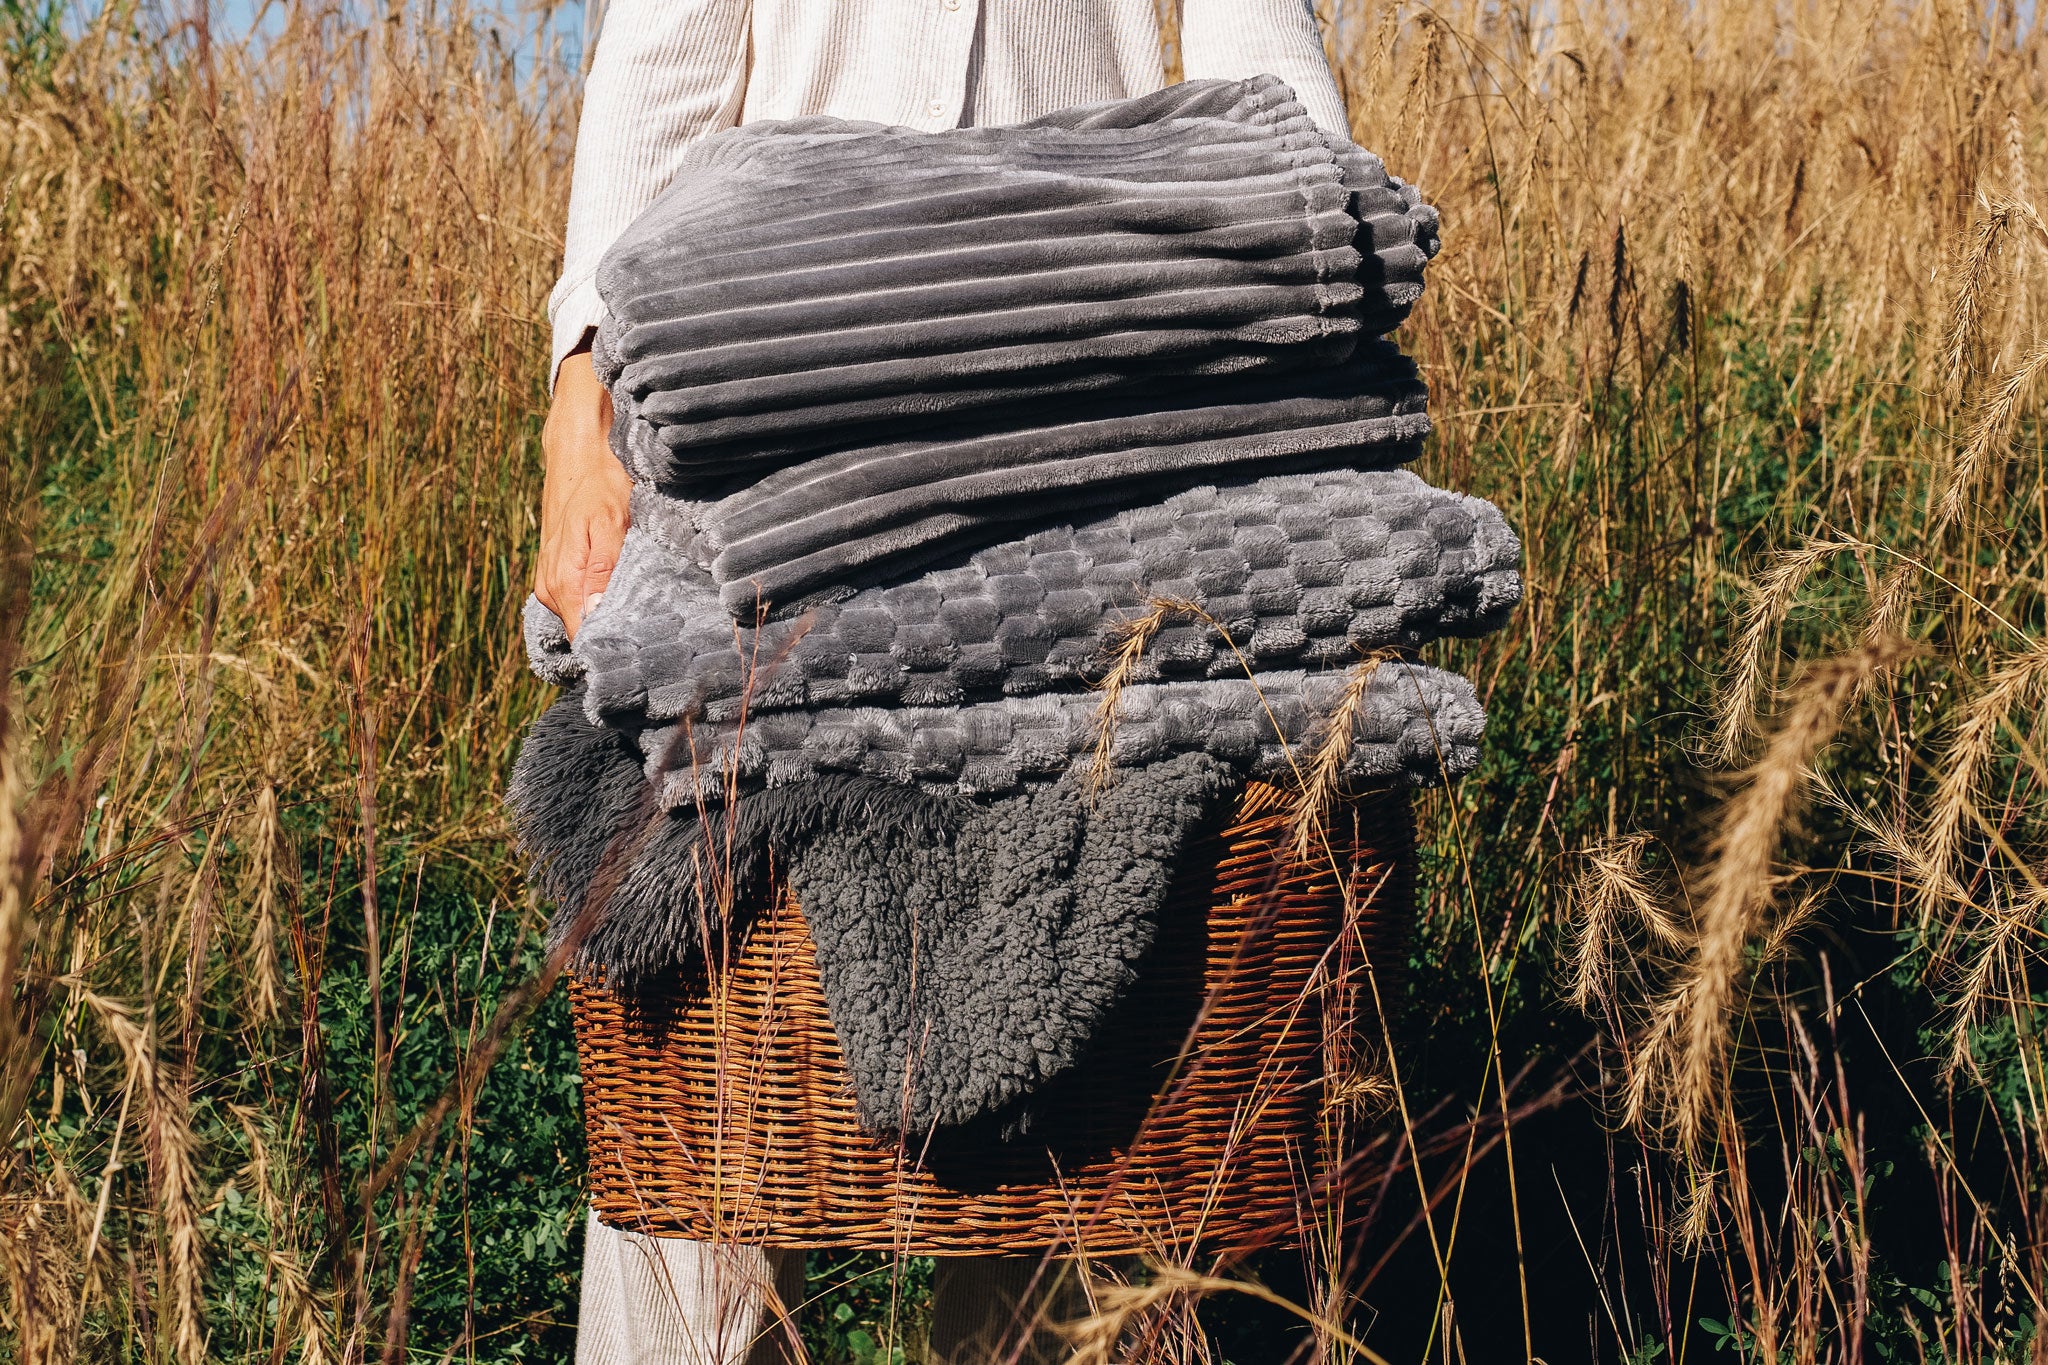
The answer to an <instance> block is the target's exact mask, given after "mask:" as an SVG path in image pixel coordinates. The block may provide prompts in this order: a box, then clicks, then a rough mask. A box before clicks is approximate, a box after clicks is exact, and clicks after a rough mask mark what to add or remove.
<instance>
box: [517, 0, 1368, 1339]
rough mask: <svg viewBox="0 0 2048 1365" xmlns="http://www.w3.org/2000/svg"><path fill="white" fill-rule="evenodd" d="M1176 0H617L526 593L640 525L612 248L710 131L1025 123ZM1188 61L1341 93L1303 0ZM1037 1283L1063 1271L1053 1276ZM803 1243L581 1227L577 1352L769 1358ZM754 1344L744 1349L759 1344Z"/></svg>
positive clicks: (960, 1298) (1195, 47)
mask: <svg viewBox="0 0 2048 1365" xmlns="http://www.w3.org/2000/svg"><path fill="white" fill-rule="evenodd" d="M1169 2H1170V0H613V3H612V4H611V5H610V6H609V8H608V9H607V11H606V14H605V17H604V29H603V35H602V37H601V38H600V40H599V42H598V45H597V50H596V54H595V59H594V61H593V63H592V65H591V70H590V77H589V81H588V84H587V86H586V89H585V94H584V106H583V116H582V123H581V125H580V128H579V132H578V138H577V148H576V168H575V181H574V185H573V187H572V190H571V194H570V200H569V222H568V228H567V232H566V234H565V241H564V248H563V268H562V278H561V281H560V283H559V284H557V285H556V287H555V290H554V293H553V295H552V296H551V298H550V299H549V303H548V312H549V317H550V320H551V322H552V324H553V330H554V347H553V357H552V359H553V373H552V379H553V389H554V398H553V403H552V405H551V407H550V409H549V412H548V419H547V425H546V429H545V431H544V432H543V435H542V446H543V450H544V452H545V456H546V464H547V472H546V484H545V488H544V490H543V493H542V501H541V545H540V557H539V561H538V565H537V568H536V572H535V584H534V591H535V594H536V595H537V596H538V597H539V598H540V600H541V601H542V602H543V603H544V604H545V605H547V606H548V607H549V608H550V609H552V610H553V611H554V612H555V613H556V614H557V615H559V616H560V617H561V618H562V620H563V622H564V623H565V624H566V625H567V627H568V630H569V631H570V633H571V634H573V633H574V632H575V631H576V629H577V628H578V626H579V625H580V624H581V622H582V619H583V617H584V616H585V614H587V613H588V612H589V610H590V609H591V608H592V607H593V606H594V605H595V604H596V602H597V600H598V598H599V597H600V596H601V595H602V593H603V592H604V590H605V585H606V583H607V582H608V581H609V579H610V576H611V572H612V568H613V566H614V565H615V564H616V562H617V558H618V553H619V548H620V545H621V543H622V542H623V540H624V538H625V534H626V528H627V524H628V519H629V517H628V493H629V489H630V485H629V483H628V480H627V477H626V473H625V470H624V468H623V467H622V466H621V465H620V463H619V461H618V460H617V459H616V458H614V457H613V455H612V453H611V451H610V448H609V446H608V445H607V439H606V438H607V433H608V431H609V427H610V422H611V404H610V400H609V398H608V396H607V395H606V393H605V391H604V389H603V387H602V385H600V384H599V382H598V380H597V377H596V374H595V372H594V370H593V369H592V365H591V360H590V356H589V349H590V343H591V337H592V335H593V333H594V332H595V330H596V327H597V324H598V322H599V320H600V319H601V317H602V315H603V313H602V309H603V305H602V304H601V302H600V301H599V299H598V296H597V290H596V285H595V275H596V271H597V264H598V261H599V259H600V258H601V257H602V256H603V255H604V253H605V250H606V248H608V247H609V246H610V245H611V244H612V242H613V241H614V240H615V239H616V238H617V237H618V235H619V234H620V233H621V232H622V231H623V230H624V229H625V227H626V226H627V225H628V224H629V223H631V222H632V220H633V219H634V218H635V217H636V216H637V215H638V214H639V213H640V211H641V210H642V209H643V208H645V207H646V206H647V204H648V203H649V202H650V201H651V200H653V199H654V197H655V196H656V195H657V194H659V193H660V192H661V191H662V190H663V189H665V188H666V187H667V185H668V183H669V181H670V179H671V178H672V177H673V175H674V171H675V166H676V163H677V160H678V158H679V157H680V155H681V154H682V152H683V150H684V148H685V147H686V146H687V145H688V144H689V143H690V142H692V141H694V140H695V139H697V138H701V137H704V136H706V135H707V134H710V133H714V132H718V131H720V130H722V129H725V128H730V127H733V126H736V125H738V124H741V123H749V122H753V121H756V120H760V119H788V118H797V117H801V116H804V115H809V114H825V115H831V116H834V117H839V118H846V119H858V120H867V121H872V122H878V123H885V124H893V125H902V126H907V127H912V128H918V129H923V130H932V131H935V130H939V129H944V128H952V127H966V126H974V125H990V124H1004V123H1014V122H1019V121H1022V120H1026V119H1033V118H1038V117H1041V116H1043V115H1045V114H1049V113H1052V112H1054V111H1055V110H1059V109H1064V108H1067V107H1069V106H1072V105H1077V104H1089V103H1095V102H1098V101H1103V100H1114V99H1123V98H1127V97H1131V96H1136V95H1143V94H1149V93H1151V92H1152V91H1155V90H1157V89H1159V88H1160V87H1161V86H1163V85H1164V84H1165V83H1166V73H1165V68H1164V63H1163V59H1162V56H1163V54H1162V42H1161V25H1160V13H1159V5H1161V4H1163V3H1169ZM1178 7H1179V8H1180V10H1181V14H1180V26H1179V29H1180V55H1181V64H1182V66H1183V68H1184V70H1185V72H1186V74H1187V76H1189V77H1190V78H1198V77H1217V78H1223V79H1241V78H1244V77H1248V76H1254V75H1259V74H1264V73H1270V74H1272V75H1276V76H1278V77H1280V78H1281V79H1282V80H1285V81H1286V82H1287V83H1288V84H1289V85H1291V86H1292V87H1293V88H1294V90H1295V93H1296V95H1297V96H1298V97H1299V98H1300V100H1301V102H1302V103H1303V105H1304V106H1305V107H1306V108H1307V110H1308V112H1309V113H1310V115H1311V116H1312V117H1314V118H1315V120H1316V121H1317V122H1318V123H1319V124H1321V125H1322V126H1323V127H1324V128H1325V129H1327V130H1330V131H1334V132H1345V131H1347V130H1346V127H1345V119H1344V109H1343V101H1342V99H1341V97H1340V96H1339V94H1338V92H1337V86H1336V81H1335V79H1334V78H1333V77H1332V75H1331V73H1330V69H1329V65H1328V62H1327V60H1326V59H1325V57H1324V54H1323V48H1322V41H1321V36H1320V33H1319V31H1318V29H1317V26H1316V21H1315V17H1314V15H1313V14H1312V13H1311V11H1310V9H1309V8H1308V0H1180V4H1179V6H1178ZM1036 1270H1037V1267H1036V1263H1035V1262H1031V1261H1019V1260H1009V1259H998V1258H960V1259H957V1260H952V1261H944V1262H941V1264H940V1267H939V1274H938V1276H937V1281H936V1284H935V1286H934V1298H935V1303H934V1322H933V1330H932V1342H931V1344H932V1357H931V1358H932V1359H934V1360H937V1361H946V1362H967V1361H976V1362H978V1361H981V1360H985V1359H988V1358H990V1357H989V1355H988V1354H987V1349H986V1348H987V1347H988V1345H989V1344H990V1343H991V1341H992V1340H993V1339H994V1338H995V1337H996V1336H999V1335H1001V1334H1002V1333H1003V1331H1004V1330H1005V1329H1006V1328H1007V1326H1008V1324H1009V1320H1010V1313H1011V1309H1012V1307H1013V1306H1014V1305H1015V1304H1016V1303H1018V1302H1019V1301H1020V1300H1022V1299H1024V1298H1026V1297H1027V1296H1028V1297H1030V1298H1031V1299H1033V1300H1034V1302H1033V1304H1032V1305H1030V1306H1031V1309H1032V1311H1033V1312H1036V1313H1040V1314H1043V1313H1045V1312H1046V1310H1047V1307H1048V1305H1049V1304H1051V1303H1052V1299H1053V1296H1052V1294H1051V1292H1050V1290H1049V1289H1048V1288H1047V1287H1045V1286H1042V1285H1038V1286H1035V1285H1034V1279H1035V1278H1037V1277H1036V1274H1035V1272H1036ZM1045 1278H1051V1277H1050V1276H1048V1277H1045ZM801 1287H802V1275H801V1257H800V1256H795V1255H775V1256H771V1255H764V1254H763V1253H761V1252H760V1251H758V1250H756V1249H749V1248H737V1247H730V1246H721V1247H715V1248H714V1247H711V1246H709V1245H707V1244H702V1243H693V1242H685V1241H676V1240H669V1239H664V1240H658V1241H657V1240H655V1239H649V1238H644V1237H639V1236H636V1235H633V1234H629V1233H623V1232H619V1231H616V1230H614V1229H611V1228H608V1227H606V1226H605V1225H603V1224H601V1223H599V1222H598V1221H597V1220H596V1218H595V1216H593V1217H592V1219H591V1221H590V1225H589V1241H588V1245H587V1248H586V1252H585V1261H584V1296H583V1310H582V1320H581V1326H580V1329H579V1337H578V1347H577V1359H578V1360H579V1361H581V1362H585V1363H586V1365H594V1363H596V1362H603V1365H614V1363H616V1365H657V1363H659V1365H669V1363H670V1362H673V1363H674V1365H684V1363H685V1362H687V1363H688V1365H737V1362H740V1361H749V1362H758V1361H768V1360H773V1359H776V1358H778V1355H777V1351H778V1349H779V1348H778V1346H777V1342H778V1341H779V1340H781V1339H783V1333H782V1331H781V1330H779V1329H778V1328H776V1327H775V1325H774V1324H773V1323H770V1322H767V1321H765V1320H764V1316H765V1315H764V1313H763V1311H762V1309H763V1305H764V1304H768V1303H771V1302H774V1301H778V1300H779V1301H780V1302H781V1303H784V1304H787V1305H790V1306H791V1307H793V1306H794V1305H795V1303H796V1302H797V1300H798V1298H799V1297H800V1295H799V1292H798V1291H800V1289H801ZM750 1346H751V1349H752V1351H753V1354H751V1355H750V1354H749V1351H750Z"/></svg>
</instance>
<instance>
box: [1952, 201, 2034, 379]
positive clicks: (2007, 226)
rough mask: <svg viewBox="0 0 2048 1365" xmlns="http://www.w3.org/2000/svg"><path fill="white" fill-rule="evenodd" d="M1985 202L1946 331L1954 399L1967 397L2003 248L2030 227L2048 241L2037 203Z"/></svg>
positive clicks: (1958, 278) (1966, 250) (1959, 274)
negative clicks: (1996, 262)
mask: <svg viewBox="0 0 2048 1365" xmlns="http://www.w3.org/2000/svg"><path fill="white" fill-rule="evenodd" d="M1980 206H1981V207H1982V209H1983V214H1982V216H1980V217H1979V218H1978V219H1977V225H1976V227H1975V229H1974V230H1973V231H1972V232H1971V234H1970V240H1969V243H1968V245H1967V246H1966V247H1965V248H1964V250H1963V258H1962V262H1961V264H1960V265H1959V267H1958V268H1957V270H1956V272H1955V280H1956V283H1955V290H1954V294H1953V297H1952V299H1951V301H1950V303H1949V308H1948V318H1947V325H1946V327H1945V328H1944V330H1943V333H1942V348H1941V354H1942V376H1943V384H1944V389H1945V392H1946V393H1947V395H1948V397H1949V399H1950V400H1951V401H1954V400H1955V399H1957V398H1960V397H1961V396H1962V393H1963V385H1964V382H1965V380H1966V379H1967V378H1968V376H1969V369H1970V352H1971V348H1972V347H1973V345H1975V344H1976V343H1977V341H1978V340H1979V339H1980V334H1981V331H1982V328H1983V320H1984V304H1985V298H1986V295H1987V294H1989V292H1990V290H1991V275H1992V270H1991V266H1992V262H1993V260H1995V259H1996V257H1997V255H1998V249H1999V247H2000V246H2001V245H2002V244H2003V243H2004V241H2005V239H2006V238H2007V237H2008V236H2010V235H2011V234H2012V233H2014V232H2016V231H2027V232H2029V233H2031V234H2032V235H2034V236H2035V237H2037V238H2039V239H2041V240H2043V241H2048V225H2044V224H2043V223H2042V221H2041V216H2040V215H2039V214H2038V213H2036V212H2035V211H2034V206H2033V205H2032V204H2030V203H2028V202H2027V201H2026V200H2025V199H2023V198H2010V197H2001V198H1999V199H1997V200H1991V201H1985V200H1980Z"/></svg>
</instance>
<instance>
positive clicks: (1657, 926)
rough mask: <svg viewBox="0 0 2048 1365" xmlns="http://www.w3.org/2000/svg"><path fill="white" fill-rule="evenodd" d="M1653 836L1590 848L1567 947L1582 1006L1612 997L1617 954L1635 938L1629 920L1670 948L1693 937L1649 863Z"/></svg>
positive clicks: (1575, 886)
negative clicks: (1653, 876)
mask: <svg viewBox="0 0 2048 1365" xmlns="http://www.w3.org/2000/svg"><path fill="white" fill-rule="evenodd" d="M1649 846H1650V838H1649V836H1648V835H1644V834H1630V835H1622V836H1619V837H1617V838H1614V839H1608V840H1603V841H1602V842H1600V843H1597V844H1594V845H1592V846H1591V847H1589V848H1587V849H1586V850H1585V851H1584V854H1583V861H1582V863H1581V864H1580V868H1579V873H1578V876H1577V877H1576V878H1575V879H1574V880H1573V883H1572V887H1571V899H1570V902H1569V905H1570V909H1569V911H1568V914H1569V919H1570V924H1571V930H1572V938H1571V946H1570V948H1569V949H1567V951H1566V959H1567V961H1569V962H1570V964H1571V984H1570V987H1569V988H1568V990H1567V992H1566V995H1567V998H1568V999H1570V1000H1571V1002H1572V1003H1573V1004H1574V1005H1576V1006H1578V1007H1579V1008H1580V1009H1591V1008H1592V1007H1593V1006H1594V1005H1596V1004H1599V1003H1603V1002H1605V1001H1606V1000H1607V998H1608V994H1609V992H1608V986H1609V983H1610V982H1611V981H1612V980H1613V979H1614V974H1615V968H1616V965H1617V963H1616V958H1617V956H1618V954H1619V953H1620V952H1622V951H1624V950H1626V949H1627V947H1628V944H1629V938H1628V923H1629V922H1630V921H1633V922H1634V923H1637V924H1640V925H1642V926H1643V927H1644V928H1645V929H1647V930H1648V931H1649V933H1650V936H1651V938H1652V939H1653V940H1654V941H1655V942H1656V943H1657V944H1658V945H1659V946H1660V947H1662V948H1664V949H1667V950H1676V949H1682V948H1685V947H1687V946H1689V945H1690V944H1691V942H1692V938H1691V927H1690V925H1689V924H1687V923H1686V921H1685V920H1684V919H1683V918H1682V917H1681V916H1680V915H1679V914H1678V913H1677V912H1675V911H1674V910H1673V909H1672V908H1671V907H1670V906H1669V905H1668V904H1667V903H1666V897H1665V895H1664V894H1663V893H1662V892H1661V891H1660V889H1659V888H1657V887H1656V886H1655V885H1653V884H1652V881H1651V878H1650V875H1649V873H1647V872H1646V871H1645V870H1644V868H1643V854H1644V853H1645V852H1646V851H1648V849H1649Z"/></svg>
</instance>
